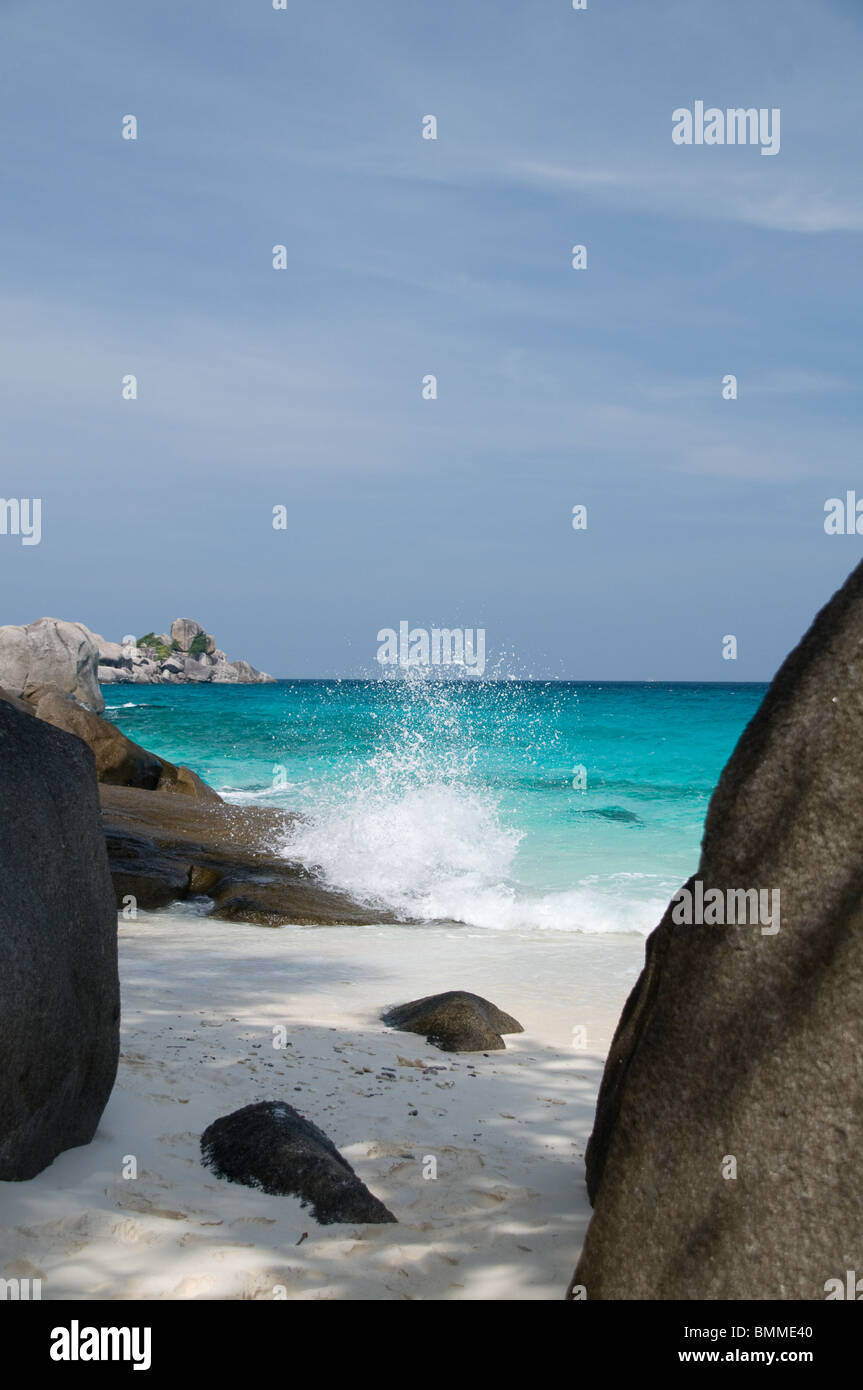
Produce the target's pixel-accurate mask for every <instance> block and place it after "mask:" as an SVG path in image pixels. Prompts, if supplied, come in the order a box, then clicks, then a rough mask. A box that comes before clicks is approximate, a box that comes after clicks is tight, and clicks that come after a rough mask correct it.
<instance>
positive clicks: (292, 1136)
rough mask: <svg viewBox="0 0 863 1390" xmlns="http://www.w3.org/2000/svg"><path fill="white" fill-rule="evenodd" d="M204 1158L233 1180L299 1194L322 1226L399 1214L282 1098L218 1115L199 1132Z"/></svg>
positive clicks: (388, 1218)
mask: <svg viewBox="0 0 863 1390" xmlns="http://www.w3.org/2000/svg"><path fill="white" fill-rule="evenodd" d="M201 1161H202V1163H203V1164H204V1165H205V1167H207V1168H211V1169H212V1170H213V1172H214V1173H215V1174H216V1176H217V1177H220V1178H227V1179H228V1181H229V1182H241V1183H244V1184H245V1186H246V1187H257V1188H260V1189H261V1190H262V1191H263V1192H269V1193H270V1194H272V1195H275V1196H282V1195H288V1196H292V1197H299V1198H300V1199H301V1201H302V1203H303V1206H309V1207H310V1208H311V1212H312V1216H314V1218H315V1220H316V1221H318V1222H319V1223H320V1224H321V1225H322V1226H330V1225H332V1224H334V1223H335V1222H349V1223H354V1222H362V1223H365V1224H369V1225H371V1224H372V1223H374V1224H378V1225H380V1224H382V1223H384V1222H388V1221H395V1219H396V1218H395V1217H394V1216H393V1214H392V1212H390V1211H388V1210H387V1208H386V1207H385V1206H384V1204H383V1202H379V1201H378V1199H377V1197H373V1196H372V1194H371V1192H369V1190H368V1188H367V1187H366V1185H365V1183H363V1182H361V1181H360V1179H359V1178H358V1177H357V1175H356V1173H355V1172H354V1170H353V1168H352V1167H351V1165H350V1164H349V1163H348V1162H347V1160H346V1159H344V1158H342V1155H341V1154H340V1153H339V1151H338V1149H337V1148H336V1146H335V1144H333V1143H332V1141H331V1140H330V1139H328V1138H327V1136H326V1135H325V1134H324V1133H323V1131H322V1130H320V1129H318V1127H317V1125H313V1124H312V1122H311V1120H306V1119H304V1118H303V1116H302V1115H300V1114H299V1113H298V1112H297V1111H296V1110H294V1108H293V1106H290V1105H286V1104H285V1103H284V1102H283V1101H272V1100H265V1101H259V1102H258V1103H257V1104H256V1105H246V1106H244V1107H243V1109H242V1110H234V1111H233V1112H232V1114H230V1115H223V1116H222V1117H221V1119H218V1120H214V1121H213V1123H212V1124H211V1125H209V1126H208V1128H207V1129H205V1130H204V1133H203V1134H202V1136H201Z"/></svg>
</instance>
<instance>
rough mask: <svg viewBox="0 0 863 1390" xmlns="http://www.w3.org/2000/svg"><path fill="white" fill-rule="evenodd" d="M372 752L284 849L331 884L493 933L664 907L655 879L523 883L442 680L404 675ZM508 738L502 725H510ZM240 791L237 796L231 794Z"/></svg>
mask: <svg viewBox="0 0 863 1390" xmlns="http://www.w3.org/2000/svg"><path fill="white" fill-rule="evenodd" d="M400 686H401V687H402V689H400V690H399V691H398V692H396V694H397V697H398V698H397V700H396V703H395V707H394V709H393V719H392V720H389V719H387V720H384V721H382V725H383V727H382V728H381V731H380V734H379V737H378V742H377V746H376V749H375V752H374V754H373V756H372V757H371V758H370V759H369V760H368V762H367V763H365V764H364V765H363V766H361V767H356V766H355V765H354V766H353V767H348V768H347V769H346V772H345V775H344V777H343V779H341V781H340V783H339V784H338V785H337V786H335V787H333V786H332V785H328V786H322V787H321V789H320V794H319V796H318V797H317V799H316V803H315V805H314V808H313V809H312V811H311V812H306V814H305V819H304V820H303V821H301V822H298V823H297V824H295V825H294V826H293V827H292V828H291V831H290V832H289V835H288V838H287V841H286V842H285V844H284V846H283V851H284V853H285V854H286V856H288V857H290V858H292V859H298V860H299V861H300V862H301V863H303V864H304V865H305V866H306V867H308V868H309V869H310V870H312V871H314V872H315V873H316V875H317V876H318V877H319V878H320V879H321V880H322V881H323V882H325V883H326V884H328V885H329V886H331V887H334V888H338V889H339V890H341V891H342V892H345V893H347V894H348V895H349V896H350V897H352V898H353V899H355V900H356V901H359V902H362V903H364V904H366V905H369V906H373V907H379V908H381V909H382V910H383V909H386V910H387V911H389V912H393V913H395V914H396V915H397V916H399V917H401V918H412V919H414V920H417V919H418V920H420V921H426V922H428V921H453V922H460V923H466V924H470V925H473V926H479V927H484V928H488V929H493V930H499V931H507V930H519V929H525V928H536V927H539V928H546V929H550V930H558V931H576V932H590V933H605V932H637V933H642V934H644V933H647V932H649V931H651V930H652V928H653V927H654V926H655V925H656V923H657V922H658V921H659V919H660V917H661V916H662V913H663V911H664V909H665V905H666V903H667V900H668V899H667V896H666V897H659V896H658V892H659V891H660V890H659V885H658V884H656V883H652V884H650V885H647V884H643V883H642V884H639V885H638V886H637V887H636V885H635V884H634V883H633V882H631V881H630V880H631V879H632V878H633V876H631V875H612V876H610V877H609V879H608V880H607V881H606V882H605V883H604V884H603V885H602V886H599V885H597V884H595V883H593V882H589V881H585V882H584V883H582V884H580V885H579V886H578V887H576V888H573V889H568V890H565V891H558V892H550V893H546V894H537V893H531V892H525V891H524V890H520V889H519V887H518V884H517V882H516V881H515V878H514V873H513V869H514V862H515V858H516V854H517V851H518V846H519V843H520V842H521V840H522V839H523V837H524V832H523V831H522V830H520V829H518V828H517V827H514V826H511V825H507V824H505V822H504V817H503V815H502V813H501V808H500V804H499V801H498V799H497V798H496V797H495V795H494V794H493V793H492V792H491V791H490V790H489V789H488V788H487V787H486V786H484V785H481V784H480V783H479V781H478V779H477V778H476V776H475V775H474V773H473V764H474V761H475V751H474V743H473V741H472V739H471V737H470V732H469V729H468V728H467V727H466V726H465V723H464V709H463V707H462V708H460V707H459V704H458V701H457V700H454V699H453V698H452V694H451V692H449V693H448V692H447V689H446V686H445V685H443V684H442V683H435V682H434V681H423V680H422V679H421V678H420V677H419V676H413V677H411V678H407V679H403V680H402V681H400ZM503 736H505V732H504V733H503ZM232 799H235V798H232Z"/></svg>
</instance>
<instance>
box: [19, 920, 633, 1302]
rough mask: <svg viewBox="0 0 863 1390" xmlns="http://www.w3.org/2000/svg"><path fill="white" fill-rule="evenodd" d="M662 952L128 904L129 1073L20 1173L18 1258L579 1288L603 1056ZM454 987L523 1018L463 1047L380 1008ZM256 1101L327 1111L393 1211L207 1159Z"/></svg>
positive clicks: (333, 1278)
mask: <svg viewBox="0 0 863 1390" xmlns="http://www.w3.org/2000/svg"><path fill="white" fill-rule="evenodd" d="M643 953H644V940H643V938H641V937H638V936H634V935H632V936H631V935H596V936H590V935H580V934H575V933H572V934H570V933H556V932H543V933H539V932H534V933H528V932H506V933H496V932H493V931H480V930H477V929H471V928H467V927H449V928H446V927H421V928H412V927H365V928H357V927H351V928H332V927H330V928H290V927H286V928H281V929H277V930H267V929H266V928H261V927H254V926H244V925H235V924H228V923H223V922H218V921H214V920H208V919H203V918H201V917H198V916H194V915H192V914H191V913H185V912H184V913H179V912H171V913H159V914H144V913H141V914H140V915H139V917H138V920H137V921H134V922H121V925H120V971H121V981H122V993H123V1025H122V1055H121V1061H120V1070H119V1075H118V1078H117V1084H116V1086H115V1089H114V1092H113V1095H112V1097H111V1100H110V1102H109V1104H108V1107H107V1109H106V1111H105V1113H104V1115H103V1117H102V1122H101V1124H100V1126H99V1130H98V1133H97V1135H96V1138H95V1140H94V1141H93V1143H92V1144H90V1145H88V1146H86V1147H82V1148H78V1149H73V1150H70V1151H68V1152H66V1153H63V1154H61V1155H60V1157H59V1158H58V1159H57V1160H56V1161H55V1162H54V1163H53V1164H52V1165H51V1166H50V1167H49V1168H48V1169H46V1170H45V1171H44V1172H42V1173H41V1174H40V1175H39V1176H38V1177H37V1178H35V1179H33V1180H32V1181H29V1182H21V1183H0V1250H2V1256H0V1274H2V1275H3V1276H4V1277H7V1278H8V1277H15V1276H17V1277H19V1278H27V1277H29V1278H31V1279H32V1278H39V1279H41V1280H42V1297H43V1299H77V1300H88V1299H94V1300H110V1299H271V1298H274V1297H286V1298H288V1299H345V1300H362V1299H375V1300H378V1299H381V1300H387V1299H437V1300H450V1299H455V1300H457V1299H489V1300H497V1299H519V1300H523V1299H554V1300H557V1299H562V1298H563V1296H564V1293H565V1290H566V1286H567V1283H568V1281H569V1279H570V1277H571V1274H572V1270H573V1267H574V1265H575V1263H576V1260H577V1257H578V1253H579V1250H580V1247H581V1242H582V1239H583V1235H584V1231H585V1228H586V1225H587V1221H588V1219H589V1214H590V1208H589V1205H588V1202H587V1196H586V1193H585V1189H584V1168H583V1154H584V1149H585V1145H586V1142H587V1139H588V1136H589V1134H590V1130H591V1125H592V1121H593V1111H594V1104H595V1099H596V1091H597V1087H598V1084H599V1080H600V1077H601V1072H602V1065H603V1060H604V1057H605V1055H606V1052H607V1049H608V1045H609V1043H610V1041H611V1037H612V1034H613V1031H614V1027H615V1024H616V1021H617V1018H618V1016H619V1013H620V1010H621V1008H622V1006H623V1003H624V1001H625V999H626V996H627V994H628V992H629V990H630V988H631V986H632V984H633V982H634V980H635V978H636V976H637V973H638V971H639V969H640V967H641V964H642V960H643ZM448 989H465V990H471V991H473V992H475V993H477V994H481V995H484V996H485V997H487V998H488V999H491V1000H492V1001H493V1002H494V1003H495V1004H497V1005H498V1006H499V1007H501V1008H502V1009H505V1010H506V1011H508V1012H509V1013H512V1014H514V1015H515V1017H516V1018H518V1019H519V1020H520V1022H521V1023H522V1024H523V1025H524V1028H525V1032H524V1033H523V1034H520V1035H515V1036H510V1037H508V1038H507V1039H506V1043H507V1050H506V1052H493V1053H490V1054H488V1055H487V1056H486V1055H484V1054H482V1053H479V1054H452V1053H445V1052H442V1051H439V1050H437V1049H436V1048H434V1047H431V1046H429V1045H428V1044H427V1043H426V1042H425V1039H424V1038H421V1037H418V1036H415V1035H412V1034H409V1033H397V1032H394V1031H392V1030H390V1029H387V1028H386V1027H385V1026H384V1025H383V1024H382V1023H381V1022H380V1021H379V1019H378V1014H379V1012H380V1010H381V1009H382V1008H384V1007H386V1006H387V1005H391V1004H395V1003H401V1002H404V1001H406V1000H409V999H414V998H417V997H419V996H421V995H426V994H432V993H436V992H438V991H442V990H448ZM279 1025H284V1027H285V1028H286V1029H287V1045H286V1046H284V1047H283V1048H274V1046H273V1042H274V1032H273V1030H274V1028H276V1027H278V1026H279ZM577 1029H584V1030H586V1039H587V1041H586V1046H585V1047H582V1046H579V1045H578V1044H579V1041H580V1039H579V1035H578V1033H575V1034H574V1030H577ZM574 1040H575V1045H574ZM259 1100H284V1101H287V1102H288V1103H289V1104H291V1105H293V1106H295V1107H296V1108H297V1109H298V1110H299V1111H300V1112H301V1113H302V1114H304V1115H305V1116H306V1117H307V1118H309V1119H310V1120H313V1121H314V1122H315V1123H316V1124H317V1125H319V1126H320V1128H322V1129H323V1130H324V1131H325V1132H326V1133H327V1134H328V1135H329V1136H330V1138H331V1139H332V1140H333V1142H334V1143H335V1144H336V1145H337V1146H338V1148H339V1149H340V1150H341V1151H342V1153H343V1154H344V1155H345V1157H346V1158H347V1159H348V1160H349V1161H350V1163H351V1164H352V1165H353V1166H354V1168H355V1169H356V1171H357V1173H358V1174H359V1176H360V1177H361V1178H362V1179H363V1180H364V1181H365V1182H366V1184H367V1185H368V1187H369V1188H370V1189H371V1191H372V1192H373V1193H374V1194H375V1195H376V1196H378V1197H379V1198H381V1200H382V1201H383V1202H385V1203H386V1205H387V1206H388V1207H389V1208H390V1209H391V1211H392V1212H393V1213H394V1215H395V1216H396V1217H397V1218H398V1225H382V1226H348V1225H331V1226H320V1225H318V1224H317V1222H316V1221H315V1220H314V1218H313V1217H312V1216H311V1214H310V1212H309V1210H308V1209H304V1208H302V1207H301V1205H300V1202H299V1201H298V1200H296V1199H295V1198H293V1197H286V1196H268V1195H266V1194H264V1193H261V1192H258V1191H254V1190H252V1189H249V1188H247V1187H243V1186H240V1185H238V1184H234V1183H228V1182H225V1181H223V1180H220V1179H218V1178H216V1177H215V1176H214V1175H213V1174H212V1173H211V1172H210V1171H208V1170H207V1169H205V1168H204V1167H203V1166H202V1164H201V1161H200V1148H199V1141H200V1135H201V1133H202V1131H203V1130H204V1129H205V1128H206V1126H207V1125H208V1124H210V1123H211V1122H212V1121H213V1120H215V1119H216V1118H218V1117H219V1116H221V1115H226V1114H228V1113H229V1112H230V1111H232V1110H236V1109H238V1108H240V1107H241V1106H244V1105H248V1104H250V1103H252V1102H254V1101H259ZM130 1156H131V1157H133V1158H134V1159H135V1160H136V1161H137V1177H135V1178H124V1176H123V1171H124V1164H125V1166H126V1168H127V1170H128V1169H129V1168H130V1167H131V1164H130V1163H129V1162H128V1159H129V1157H130ZM429 1156H431V1157H433V1158H435V1160H436V1163H437V1177H436V1178H427V1177H424V1176H423V1171H424V1160H426V1159H427V1158H428V1157H429ZM425 1167H426V1169H427V1170H428V1168H429V1165H428V1164H426V1165H425Z"/></svg>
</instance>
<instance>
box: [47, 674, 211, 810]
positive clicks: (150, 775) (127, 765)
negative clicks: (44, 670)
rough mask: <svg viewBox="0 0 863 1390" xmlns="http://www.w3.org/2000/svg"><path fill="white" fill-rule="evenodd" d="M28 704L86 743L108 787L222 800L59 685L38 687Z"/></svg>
mask: <svg viewBox="0 0 863 1390" xmlns="http://www.w3.org/2000/svg"><path fill="white" fill-rule="evenodd" d="M26 703H27V704H28V705H29V706H30V707H31V708H32V709H33V710H34V711H35V713H36V715H37V716H38V718H39V719H44V720H45V722H46V723H47V724H53V726H54V728H55V729H65V730H66V732H67V733H69V734H75V735H76V736H77V737H78V738H81V739H83V740H84V742H85V743H86V744H87V746H88V747H89V748H90V749H91V750H92V753H93V756H94V758H95V761H96V776H97V778H98V779H99V781H100V782H104V783H106V784H107V785H108V786H117V787H141V788H143V789H145V790H150V791H173V792H180V793H183V794H185V795H187V796H196V797H201V798H203V799H205V800H209V801H221V798H220V796H219V794H218V792H215V791H213V789H212V787H208V786H207V784H206V782H204V781H202V779H201V778H200V777H198V776H197V775H196V773H194V772H192V771H191V770H190V769H189V768H187V767H175V766H174V764H173V763H169V762H167V761H166V760H165V759H164V758H160V757H158V756H157V754H155V753H148V752H147V750H146V748H141V747H140V745H139V744H137V743H133V742H132V740H131V739H130V738H127V737H126V735H125V734H124V733H122V731H121V730H120V729H118V728H117V726H116V724H111V723H110V722H109V721H108V720H107V719H102V718H100V716H99V715H98V714H91V712H90V711H89V710H87V709H84V707H83V706H82V705H79V704H78V703H77V702H76V701H75V700H73V699H72V697H71V695H68V694H66V693H65V691H62V690H58V689H57V687H56V686H51V685H43V686H37V687H36V688H35V689H33V690H30V691H29V692H28V696H27V701H26Z"/></svg>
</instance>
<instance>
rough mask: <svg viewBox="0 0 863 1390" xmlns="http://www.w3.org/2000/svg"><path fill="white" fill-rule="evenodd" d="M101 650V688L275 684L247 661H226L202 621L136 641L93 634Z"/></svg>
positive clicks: (179, 623) (181, 622) (180, 622)
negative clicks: (211, 682) (192, 684)
mask: <svg viewBox="0 0 863 1390" xmlns="http://www.w3.org/2000/svg"><path fill="white" fill-rule="evenodd" d="M93 636H94V640H95V641H96V643H97V645H98V648H99V665H98V677H99V683H100V685H163V684H166V683H167V684H171V683H173V682H181V683H185V682H200V681H213V682H214V683H216V684H232V685H262V684H266V683H267V682H271V681H274V680H275V677H274V676H268V675H267V674H266V672H264V671H258V670H256V669H255V667H254V666H250V665H249V663H248V661H229V660H228V658H227V656H226V655H225V653H224V652H223V651H221V650H220V649H219V648H218V647H217V646H216V639H215V638H214V637H211V636H210V634H209V633H208V632H207V631H206V629H205V628H203V627H201V624H200V623H196V622H194V621H193V619H192V618H175V619H174V621H173V622H172V624H171V632H170V635H169V634H168V633H167V632H161V633H155V632H148V633H146V634H145V635H144V636H143V637H138V638H136V639H135V640H134V641H129V640H128V639H127V640H126V641H125V642H106V641H105V638H104V637H100V636H99V635H98V634H97V633H94V634H93Z"/></svg>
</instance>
